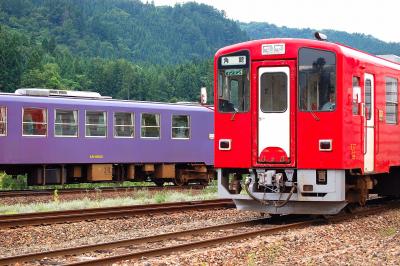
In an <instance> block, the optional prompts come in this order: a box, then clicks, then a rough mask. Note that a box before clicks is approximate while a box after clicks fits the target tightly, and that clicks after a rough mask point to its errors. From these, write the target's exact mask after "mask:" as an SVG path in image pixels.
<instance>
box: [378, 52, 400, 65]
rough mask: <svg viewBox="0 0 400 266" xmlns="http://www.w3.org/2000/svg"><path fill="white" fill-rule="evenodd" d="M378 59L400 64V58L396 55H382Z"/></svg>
mask: <svg viewBox="0 0 400 266" xmlns="http://www.w3.org/2000/svg"><path fill="white" fill-rule="evenodd" d="M377 57H380V58H383V59H386V60H389V61H392V62H395V63H397V64H400V56H397V55H394V54H382V55H377Z"/></svg>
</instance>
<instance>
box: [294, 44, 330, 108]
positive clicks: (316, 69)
mask: <svg viewBox="0 0 400 266" xmlns="http://www.w3.org/2000/svg"><path fill="white" fill-rule="evenodd" d="M299 108H300V110H302V111H328V112H329V111H334V110H335V109H336V56H335V54H334V53H333V52H328V51H321V50H316V49H309V48H302V49H300V52H299Z"/></svg>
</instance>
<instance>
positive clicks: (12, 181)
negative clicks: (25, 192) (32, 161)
mask: <svg viewBox="0 0 400 266" xmlns="http://www.w3.org/2000/svg"><path fill="white" fill-rule="evenodd" d="M27 188H28V181H27V177H26V176H25V175H18V176H17V177H13V176H11V175H7V174H5V173H0V189H3V190H16V189H27Z"/></svg>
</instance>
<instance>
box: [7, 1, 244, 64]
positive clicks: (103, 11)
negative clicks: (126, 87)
mask: <svg viewBox="0 0 400 266" xmlns="http://www.w3.org/2000/svg"><path fill="white" fill-rule="evenodd" d="M0 8H1V10H2V12H0V23H1V24H3V25H7V26H9V27H12V28H15V29H18V30H19V31H20V32H21V33H23V34H24V35H26V36H29V38H31V39H33V40H35V41H37V40H40V41H45V42H46V41H47V42H48V43H49V44H50V45H52V44H54V43H56V44H58V45H64V46H67V47H68V49H69V50H70V51H71V52H72V53H73V54H74V55H79V56H85V57H97V56H98V57H101V58H124V59H127V60H129V61H134V62H150V63H153V64H166V63H179V62H184V61H188V60H191V59H198V58H201V59H204V58H205V57H209V56H210V54H212V53H214V52H215V51H216V50H217V49H218V48H220V47H222V46H224V45H227V44H230V43H235V42H239V41H242V40H243V39H245V38H246V34H245V33H244V32H242V31H241V30H240V28H239V25H238V24H237V23H235V22H234V21H231V20H228V19H226V18H225V17H224V16H223V15H222V12H221V11H218V10H216V9H214V8H212V7H210V6H206V5H201V4H195V3H188V4H185V5H176V6H175V7H156V6H154V5H153V4H144V3H142V2H141V1H139V0H90V1H82V0H2V1H0Z"/></svg>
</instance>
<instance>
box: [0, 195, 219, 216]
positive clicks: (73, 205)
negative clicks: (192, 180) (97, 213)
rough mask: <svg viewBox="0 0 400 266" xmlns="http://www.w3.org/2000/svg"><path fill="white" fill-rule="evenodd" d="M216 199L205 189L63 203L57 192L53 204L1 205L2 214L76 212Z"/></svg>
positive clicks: (0, 211) (0, 212)
mask: <svg viewBox="0 0 400 266" xmlns="http://www.w3.org/2000/svg"><path fill="white" fill-rule="evenodd" d="M216 198H217V193H216V192H213V189H209V190H207V189H205V190H204V191H202V192H201V193H192V191H187V192H177V191H160V192H157V193H153V194H150V193H149V191H147V190H140V191H137V192H132V194H131V196H129V197H120V198H106V199H102V198H101V197H100V196H99V197H96V198H95V199H89V198H84V199H78V200H73V201H61V200H59V198H58V194H57V192H55V193H54V196H53V201H51V202H41V203H30V204H15V205H0V214H16V213H29V212H45V211H61V210H76V209H85V208H101V207H114V206H128V205H141V204H150V203H164V202H179V201H193V200H208V199H216Z"/></svg>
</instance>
